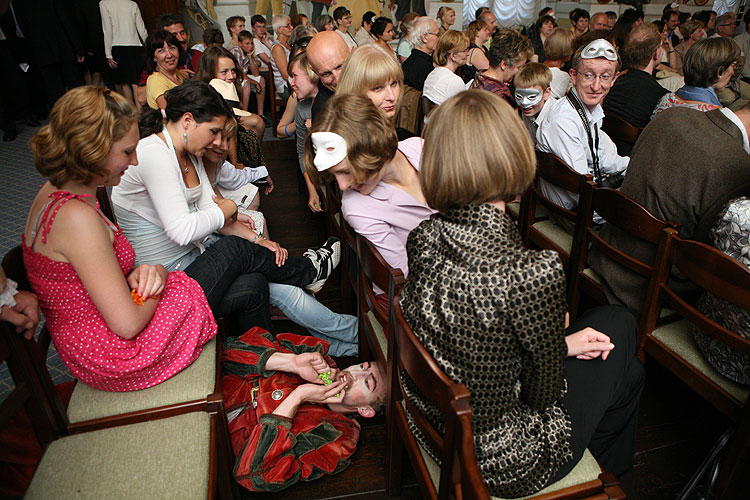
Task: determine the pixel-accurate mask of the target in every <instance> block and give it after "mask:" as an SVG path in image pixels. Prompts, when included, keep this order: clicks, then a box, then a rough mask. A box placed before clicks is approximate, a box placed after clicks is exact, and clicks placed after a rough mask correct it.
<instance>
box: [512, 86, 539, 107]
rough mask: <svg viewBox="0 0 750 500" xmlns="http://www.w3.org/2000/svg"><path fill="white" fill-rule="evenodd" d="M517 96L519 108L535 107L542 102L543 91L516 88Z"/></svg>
mask: <svg viewBox="0 0 750 500" xmlns="http://www.w3.org/2000/svg"><path fill="white" fill-rule="evenodd" d="M515 98H516V104H518V107H519V108H521V109H529V108H533V107H534V106H536V105H537V104H539V103H540V102H542V91H541V90H539V89H516V93H515Z"/></svg>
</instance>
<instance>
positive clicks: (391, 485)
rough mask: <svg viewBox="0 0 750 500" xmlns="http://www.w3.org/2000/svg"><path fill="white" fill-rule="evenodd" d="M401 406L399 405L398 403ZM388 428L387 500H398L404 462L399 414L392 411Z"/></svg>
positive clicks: (386, 462)
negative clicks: (395, 499) (398, 421)
mask: <svg viewBox="0 0 750 500" xmlns="http://www.w3.org/2000/svg"><path fill="white" fill-rule="evenodd" d="M396 404H399V403H396ZM389 417H390V418H389V419H388V422H387V427H386V429H387V430H386V457H385V470H386V476H385V488H386V494H387V498H389V499H391V498H397V497H399V496H400V495H401V473H402V470H401V469H402V466H403V461H404V446H403V444H402V442H401V435H400V434H399V430H398V424H397V423H396V418H398V417H397V412H396V411H395V409H393V410H391V412H390V415H389Z"/></svg>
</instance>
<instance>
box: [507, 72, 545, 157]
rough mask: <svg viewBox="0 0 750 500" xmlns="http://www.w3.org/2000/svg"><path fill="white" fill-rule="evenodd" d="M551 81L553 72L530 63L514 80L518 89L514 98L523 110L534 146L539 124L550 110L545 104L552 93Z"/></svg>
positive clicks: (522, 113)
mask: <svg viewBox="0 0 750 500" xmlns="http://www.w3.org/2000/svg"><path fill="white" fill-rule="evenodd" d="M551 81H552V72H551V71H550V69H549V68H548V67H547V66H545V65H544V64H541V63H528V64H525V65H523V66H521V69H519V70H518V73H516V76H515V77H514V78H513V85H514V86H515V88H516V90H515V92H514V94H513V97H514V98H515V100H516V104H518V108H519V109H520V110H521V116H522V119H523V124H524V125H526V129H527V130H528V131H529V134H530V135H531V140H532V141H533V142H534V145H536V131H537V129H538V128H539V123H541V121H542V119H543V118H544V116H545V115H546V114H547V113H546V112H545V110H548V109H549V107H548V106H545V104H546V103H547V100H548V99H549V96H550V94H551V93H552V87H550V82H551Z"/></svg>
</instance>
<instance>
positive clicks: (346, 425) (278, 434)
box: [222, 328, 359, 491]
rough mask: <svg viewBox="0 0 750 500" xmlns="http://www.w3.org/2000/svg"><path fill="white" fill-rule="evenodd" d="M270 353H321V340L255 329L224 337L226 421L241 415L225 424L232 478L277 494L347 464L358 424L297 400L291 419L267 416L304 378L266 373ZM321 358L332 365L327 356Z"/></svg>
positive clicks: (324, 350)
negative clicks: (232, 461) (231, 453)
mask: <svg viewBox="0 0 750 500" xmlns="http://www.w3.org/2000/svg"><path fill="white" fill-rule="evenodd" d="M276 352H281V353H292V354H301V353H305V352H320V353H321V354H323V355H324V356H326V353H327V352H328V342H326V341H324V340H320V339H317V338H315V337H304V336H300V335H294V334H291V333H284V334H280V335H277V336H276V337H275V338H274V336H273V335H272V334H270V333H268V332H266V331H265V330H263V329H261V328H253V329H251V330H249V331H248V332H247V333H245V334H244V335H242V336H241V337H230V338H229V339H227V341H226V342H225V350H224V361H223V367H224V370H225V372H226V373H228V375H225V376H224V378H223V380H222V386H223V390H224V403H225V405H226V409H227V413H228V414H229V416H230V418H232V416H233V415H235V414H236V413H237V412H238V411H239V412H240V413H239V415H237V416H236V417H234V418H233V419H232V420H231V422H230V423H229V431H230V433H231V438H232V447H233V448H234V454H235V457H237V461H236V462H235V466H234V476H235V478H236V479H237V481H238V482H239V483H240V484H241V485H242V486H244V487H245V488H247V489H249V490H251V491H279V490H282V489H284V488H287V487H289V486H291V485H292V484H294V483H296V482H297V481H299V480H302V481H312V480H315V479H318V478H319V477H321V476H322V475H324V474H336V473H338V472H340V471H342V470H344V469H345V468H346V467H348V466H349V462H350V461H349V458H350V457H351V456H352V454H353V453H354V452H355V451H356V449H357V440H358V439H359V424H357V422H355V421H353V420H351V419H349V418H347V417H345V416H344V415H343V414H341V413H337V412H335V411H332V410H329V409H328V407H327V406H325V405H319V404H307V403H306V404H302V405H300V407H299V409H298V410H297V413H296V415H295V416H294V418H293V419H291V420H290V419H288V418H285V417H279V416H277V415H273V411H274V410H275V409H276V407H277V406H279V405H280V404H281V402H282V401H283V400H284V399H285V398H286V397H287V396H289V394H290V393H291V392H292V391H293V390H294V389H295V388H296V387H297V386H299V385H301V384H306V383H308V382H306V381H305V380H303V379H302V378H300V377H298V376H297V375H294V374H289V373H283V372H274V371H266V370H265V365H266V361H267V360H268V358H270V357H271V355H272V354H274V353H276ZM326 361H327V362H328V364H329V365H331V366H335V365H334V363H333V360H332V359H331V358H329V357H328V356H326ZM255 388H257V389H255ZM256 391H257V392H256ZM277 391H281V392H277ZM253 393H255V394H253ZM253 395H254V396H255V397H254V398H253ZM274 397H275V398H276V399H274ZM253 401H255V403H257V408H254V407H253Z"/></svg>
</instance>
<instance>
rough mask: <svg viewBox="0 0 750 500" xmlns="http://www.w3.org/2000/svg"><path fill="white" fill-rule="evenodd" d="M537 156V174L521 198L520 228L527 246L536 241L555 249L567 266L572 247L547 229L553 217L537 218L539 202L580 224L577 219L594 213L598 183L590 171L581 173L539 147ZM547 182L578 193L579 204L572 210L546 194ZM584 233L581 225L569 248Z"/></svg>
mask: <svg viewBox="0 0 750 500" xmlns="http://www.w3.org/2000/svg"><path fill="white" fill-rule="evenodd" d="M536 157H537V175H536V178H535V179H534V182H533V183H532V185H531V187H530V188H529V189H528V190H527V192H526V193H525V194H524V196H523V199H522V200H521V213H520V223H519V227H520V232H521V235H522V237H523V239H524V244H525V245H526V246H530V244H533V245H536V246H538V247H539V248H542V249H550V250H555V251H556V252H557V253H558V254H560V258H561V260H562V262H563V265H564V266H566V267H567V264H568V261H569V260H570V253H571V250H570V249H568V248H565V247H564V245H561V244H560V243H559V241H556V240H555V239H552V238H551V237H550V233H549V232H548V231H546V230H545V228H546V227H549V226H550V225H552V222H551V221H541V222H537V220H536V218H535V214H536V208H537V204H539V205H541V206H542V207H543V208H545V209H546V210H547V211H548V212H549V214H550V215H552V216H556V217H557V218H559V219H561V220H563V221H568V222H570V223H572V224H575V225H576V227H579V226H580V225H579V224H578V221H582V220H588V219H591V217H592V211H591V193H592V191H593V188H594V187H595V186H596V184H595V183H594V182H593V178H592V176H591V175H588V174H585V175H584V174H579V173H578V172H576V171H575V170H573V169H572V168H570V167H569V166H568V165H566V164H565V162H563V161H562V160H561V159H560V158H558V157H557V156H555V155H554V154H552V153H543V152H540V151H537V153H536ZM544 183H547V184H548V185H551V186H553V187H555V188H558V189H563V190H565V191H570V192H571V193H574V194H577V195H578V206H577V207H576V208H575V209H574V210H571V209H567V208H564V207H561V206H560V205H558V204H557V203H555V202H554V201H553V200H552V199H550V198H549V197H548V196H547V195H546V194H545V186H544ZM558 232H560V231H558ZM582 237H583V233H582V229H581V230H580V231H576V233H575V234H573V238H572V244H571V246H570V248H571V249H572V248H575V247H576V246H577V245H578V244H580V240H581V239H582Z"/></svg>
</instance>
